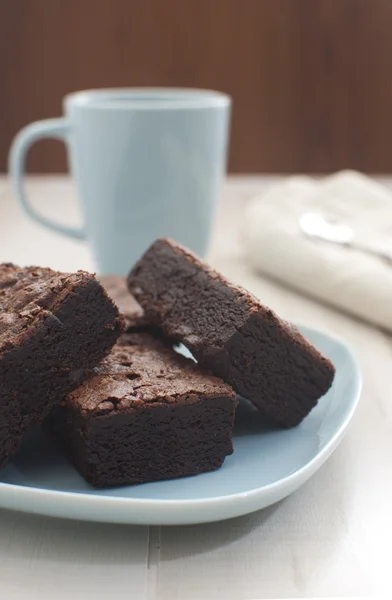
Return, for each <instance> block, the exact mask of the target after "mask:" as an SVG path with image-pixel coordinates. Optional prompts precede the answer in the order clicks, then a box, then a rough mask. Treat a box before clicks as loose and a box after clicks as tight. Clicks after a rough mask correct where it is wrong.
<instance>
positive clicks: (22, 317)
mask: <svg viewBox="0 0 392 600" xmlns="http://www.w3.org/2000/svg"><path fill="white" fill-rule="evenodd" d="M84 285H90V286H94V285H95V286H96V289H97V294H98V293H100V294H102V289H101V286H100V284H99V283H98V281H97V280H96V279H95V277H94V275H92V274H90V273H87V272H85V271H78V272H77V273H59V272H56V271H53V270H52V269H48V268H41V267H24V268H21V267H18V266H15V265H13V264H12V263H3V264H1V265H0V353H3V352H5V351H8V350H12V349H13V348H14V347H15V346H18V345H21V344H23V342H24V341H26V340H27V339H28V338H29V336H30V335H31V334H32V333H33V332H34V331H35V329H36V326H37V325H38V324H39V323H40V321H42V319H45V318H46V317H48V316H52V317H55V318H56V310H57V309H58V308H59V307H60V306H61V304H62V302H63V301H64V300H65V299H66V298H67V297H68V296H71V295H72V294H74V293H75V290H76V288H80V286H84ZM107 300H108V302H110V303H111V304H113V303H112V302H111V301H110V300H109V298H108V297H107ZM113 327H118V328H119V330H121V328H123V321H122V318H121V317H119V316H118V318H117V319H116V321H115V323H114V324H113ZM75 334H76V335H77V332H75Z"/></svg>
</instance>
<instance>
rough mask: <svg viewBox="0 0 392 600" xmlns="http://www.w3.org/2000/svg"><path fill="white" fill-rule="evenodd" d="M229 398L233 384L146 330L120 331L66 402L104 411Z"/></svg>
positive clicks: (84, 409) (89, 411) (231, 395)
mask: <svg viewBox="0 0 392 600" xmlns="http://www.w3.org/2000/svg"><path fill="white" fill-rule="evenodd" d="M201 395H202V396H203V397H204V398H205V397H206V396H207V397H222V396H224V397H229V398H231V399H232V400H233V402H235V395H234V392H233V390H232V388H231V387H230V386H229V385H227V384H226V383H224V382H223V381H222V380H221V379H219V378H217V377H214V376H212V375H210V374H208V373H207V372H205V371H203V370H201V369H200V368H199V367H198V366H197V365H196V364H195V363H194V362H193V361H192V360H190V359H188V358H185V357H183V356H180V355H179V354H178V353H177V352H175V351H174V350H172V349H171V348H169V347H168V346H167V345H166V344H165V343H164V342H162V341H161V340H159V339H157V338H154V337H153V336H152V335H150V334H148V333H133V334H124V335H123V336H122V337H121V338H120V340H119V341H118V343H117V344H116V346H115V347H114V348H113V349H112V351H111V353H110V354H109V356H108V357H107V358H106V359H104V360H103V361H102V362H101V364H100V365H99V366H98V367H96V368H95V369H94V370H93V374H92V376H91V377H90V378H89V379H88V380H86V381H84V382H83V383H82V385H80V386H79V388H77V389H76V390H75V391H73V392H71V394H69V395H68V396H67V399H66V403H67V405H68V407H73V408H75V409H76V410H78V411H81V412H82V413H94V414H97V413H98V414H108V413H110V412H112V411H126V410H127V409H132V408H137V407H140V406H142V405H144V404H146V403H154V402H165V403H168V404H175V403H182V404H192V403H195V402H198V401H199V400H200V396H201Z"/></svg>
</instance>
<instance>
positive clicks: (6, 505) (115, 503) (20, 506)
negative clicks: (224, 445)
mask: <svg viewBox="0 0 392 600" xmlns="http://www.w3.org/2000/svg"><path fill="white" fill-rule="evenodd" d="M295 324H296V326H297V327H298V328H299V329H300V331H301V332H304V333H305V336H306V334H307V332H310V333H311V334H312V333H316V334H321V335H323V336H324V337H326V338H329V339H330V340H331V341H332V342H333V343H334V344H336V343H337V344H339V345H340V346H343V348H344V349H345V351H346V352H347V355H348V356H349V358H350V361H351V367H352V369H353V391H352V394H351V396H352V397H351V406H350V409H349V411H348V413H347V415H346V416H345V419H344V421H343V422H342V423H341V425H340V426H339V428H338V429H337V430H336V432H335V433H334V435H333V436H332V437H331V438H330V439H329V440H328V442H327V443H326V444H325V446H324V447H323V448H322V449H321V450H320V451H319V452H318V453H317V454H316V455H315V456H314V457H313V458H312V459H311V460H310V461H309V462H307V463H305V464H304V465H303V466H301V467H300V468H299V469H297V470H295V471H294V472H293V473H290V474H289V475H287V476H285V477H283V478H280V479H278V480H277V481H274V482H272V483H269V484H267V485H264V486H259V487H256V488H254V489H251V490H248V491H241V492H235V493H233V494H225V495H223V496H213V497H206V498H197V499H181V498H180V499H157V498H132V497H121V496H100V495H95V494H89V493H85V492H71V491H65V490H48V489H45V488H36V487H32V486H24V485H18V484H15V483H5V482H0V508H3V509H11V510H18V511H21V512H25V513H32V514H40V515H48V516H55V517H61V518H69V519H79V520H89V521H96V522H98V521H99V522H110V523H114V522H117V523H129V524H132V523H134V524H144V525H147V524H187V523H201V522H209V521H216V520H223V519H225V518H231V517H233V516H240V515H243V514H247V513H249V512H253V511H255V510H259V509H261V508H263V506H260V507H259V508H253V509H251V510H248V509H246V508H245V510H242V509H239V510H234V512H233V511H231V513H233V514H230V515H229V516H224V515H223V514H222V516H221V517H218V518H217V517H214V516H212V517H211V518H209V515H208V514H205V515H204V516H203V518H202V519H197V518H193V519H192V518H186V514H187V511H188V510H189V509H190V508H191V507H194V508H195V510H200V509H203V508H211V509H212V508H216V507H217V506H219V507H220V508H221V509H222V513H223V512H224V510H223V509H224V507H229V506H230V505H231V504H233V503H235V502H236V501H237V500H239V501H240V502H239V505H240V506H242V503H241V500H243V499H246V500H248V502H249V503H251V504H252V501H254V500H255V499H257V497H258V496H260V495H271V494H275V497H276V498H277V500H276V502H277V501H278V500H279V496H281V497H280V499H282V498H284V497H285V496H286V495H289V494H290V493H292V492H293V491H295V489H297V488H298V487H300V486H301V485H302V484H303V483H305V481H307V480H308V479H309V478H310V477H311V476H312V475H313V474H314V473H315V472H316V471H317V470H318V468H319V467H321V466H322V464H323V463H324V462H325V461H326V460H327V459H328V458H329V456H330V455H331V454H332V452H333V451H334V450H335V449H336V447H337V446H338V444H339V443H340V441H341V440H342V438H343V437H344V435H345V433H346V431H347V428H348V426H349V424H350V422H351V420H352V418H353V416H354V413H355V411H356V409H357V407H358V404H359V399H360V395H361V390H362V373H361V368H360V364H359V361H358V359H357V358H356V354H355V352H353V350H352V348H351V347H350V345H349V344H347V342H346V341H344V340H343V339H342V338H340V337H339V336H337V335H335V334H332V333H330V332H327V331H324V330H323V329H319V328H318V327H314V326H312V325H308V324H305V323H295ZM295 484H298V485H295ZM287 488H288V489H291V491H289V492H287V491H286V492H285V491H284V490H285V489H286V490H287ZM16 496H17V498H16ZM16 500H17V501H16ZM52 501H53V506H50V505H48V506H47V507H46V509H45V504H47V502H49V503H52ZM64 502H65V503H66V504H67V508H68V512H69V515H67V514H65V511H64V510H62V508H61V507H62V505H63V503H64ZM36 503H37V506H36ZM272 503H275V501H273V502H268V503H267V504H265V505H264V506H267V505H268V504H272ZM124 507H125V508H128V509H129V515H128V516H129V518H125V516H126V515H124V513H123V511H121V512H120V514H118V515H117V517H118V518H116V515H113V511H115V510H116V509H118V508H122V509H124ZM158 507H159V509H160V511H161V517H160V518H159V519H157V520H156V519H154V518H153V517H154V515H153V514H151V511H154V509H156V508H158ZM75 508H76V509H77V510H76V513H77V514H78V515H81V514H82V513H83V516H74V515H73V514H72V513H73V512H74V509H75ZM96 508H99V514H97V513H95V512H94V509H96ZM173 509H175V513H174V514H173V515H172V510H173ZM162 510H163V511H164V513H165V515H164V516H163V515H162ZM179 511H185V513H186V514H185V515H183V514H182V513H181V514H180V512H179ZM105 512H108V513H109V512H111V514H110V515H109V514H108V515H107V517H104V516H103V514H104V513H105ZM134 512H144V516H145V517H146V518H145V519H144V518H143V517H142V518H140V515H139V516H138V517H136V515H133V513H134ZM167 517H169V518H167Z"/></svg>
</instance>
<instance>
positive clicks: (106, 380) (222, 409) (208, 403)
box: [49, 333, 236, 487]
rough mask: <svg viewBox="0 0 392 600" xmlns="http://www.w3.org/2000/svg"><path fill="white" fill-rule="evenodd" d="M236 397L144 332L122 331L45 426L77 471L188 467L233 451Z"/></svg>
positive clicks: (105, 473)
mask: <svg viewBox="0 0 392 600" xmlns="http://www.w3.org/2000/svg"><path fill="white" fill-rule="evenodd" d="M235 407H236V398H235V394H234V392H233V390H232V389H231V387H230V386H228V385H227V384H226V383H224V382H223V381H222V380H220V379H218V378H217V377H213V376H212V375H210V374H208V373H205V372H203V371H202V370H201V369H200V367H198V366H197V365H196V364H195V363H194V361H192V360H190V359H187V358H184V357H183V356H180V355H179V354H177V353H176V352H175V351H174V350H172V349H171V348H169V347H168V346H167V345H166V344H165V343H164V342H163V341H161V340H159V339H157V338H154V337H153V336H152V335H151V334H148V333H133V334H125V335H123V336H122V337H121V338H120V341H119V342H118V343H117V344H116V346H115V347H114V348H113V350H112V352H111V353H110V354H109V356H108V357H107V358H106V359H105V360H103V361H102V363H101V364H100V365H99V366H98V367H96V368H95V369H94V374H93V376H92V377H91V378H90V379H87V380H86V381H84V382H83V383H82V384H81V386H79V388H77V389H76V390H74V391H73V392H71V393H70V394H69V395H68V396H67V398H66V399H65V401H64V402H62V403H61V404H60V405H59V406H57V407H56V408H55V409H54V410H53V412H52V414H51V416H50V420H49V428H50V429H51V430H52V431H53V432H54V433H55V435H56V436H57V437H58V438H59V440H60V441H61V442H62V444H63V445H64V447H65V449H66V452H67V454H68V456H69V458H70V460H71V462H73V464H74V465H75V467H76V468H77V469H78V470H79V472H80V473H81V474H82V475H83V477H84V478H85V479H86V480H87V481H88V482H89V483H91V484H92V485H93V486H95V487H108V486H116V485H126V484H134V483H142V482H147V481H155V480H159V479H170V478H173V477H183V476H185V475H195V474H197V473H201V472H203V471H211V470H213V469H217V468H219V467H220V466H221V465H222V463H223V461H224V459H225V456H226V455H228V454H231V453H232V451H233V448H232V443H231V436H232V428H233V421H234V413H235Z"/></svg>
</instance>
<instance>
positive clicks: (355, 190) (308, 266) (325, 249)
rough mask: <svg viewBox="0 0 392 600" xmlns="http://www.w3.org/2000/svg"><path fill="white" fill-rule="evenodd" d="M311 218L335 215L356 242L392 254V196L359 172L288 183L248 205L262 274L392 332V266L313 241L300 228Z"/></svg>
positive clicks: (247, 240) (246, 236)
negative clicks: (306, 216) (310, 215)
mask: <svg viewBox="0 0 392 600" xmlns="http://www.w3.org/2000/svg"><path fill="white" fill-rule="evenodd" d="M306 212H316V213H320V214H321V215H324V216H332V217H334V218H336V219H337V220H338V221H339V222H340V221H341V222H342V223H344V224H346V225H350V226H351V227H352V228H353V230H354V233H355V239H356V240H358V241H360V242H365V243H368V244H374V245H376V246H377V247H382V248H384V249H386V250H387V249H388V250H390V251H392V195H391V194H390V193H389V191H388V190H387V189H386V188H384V187H383V186H382V185H381V184H379V183H377V182H376V181H374V180H372V179H370V178H369V177H366V176H365V175H362V174H361V173H357V172H354V171H342V172H340V173H337V174H335V175H331V176H329V177H325V178H323V179H313V178H310V177H305V176H297V177H289V178H287V179H286V180H285V181H284V182H283V183H282V184H279V185H276V186H274V187H272V188H271V189H270V190H269V191H267V192H266V193H265V194H262V195H261V196H257V197H255V198H252V199H251V200H250V201H249V203H248V204H247V206H246V209H245V223H244V231H243V241H244V246H245V250H246V254H247V257H248V259H249V262H250V263H251V265H252V266H253V267H254V268H255V269H256V270H257V271H259V272H260V273H264V274H267V275H269V276H272V277H274V278H277V279H279V280H280V281H282V282H284V283H286V284H288V285H290V286H293V287H295V288H297V289H298V290H300V291H303V292H306V293H307V294H310V295H312V296H314V297H316V298H319V299H320V300H323V301H324V302H328V303H330V304H332V305H334V306H336V307H338V308H340V309H343V310H345V311H347V312H350V313H352V314H354V315H356V316H357V317H360V318H362V319H365V320H367V321H369V322H371V323H372V324H374V325H377V326H380V327H383V328H385V329H388V330H391V331H392V265H390V264H389V265H388V263H386V262H385V261H383V260H382V259H380V258H377V257H374V256H371V255H368V254H365V253H364V252H361V251H358V250H353V249H351V248H347V247H345V246H342V247H340V246H337V245H333V244H330V243H328V242H324V241H319V240H313V239H310V238H308V237H306V236H305V235H304V234H303V233H302V231H301V229H300V227H299V218H300V216H301V215H302V214H304V213H306Z"/></svg>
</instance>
